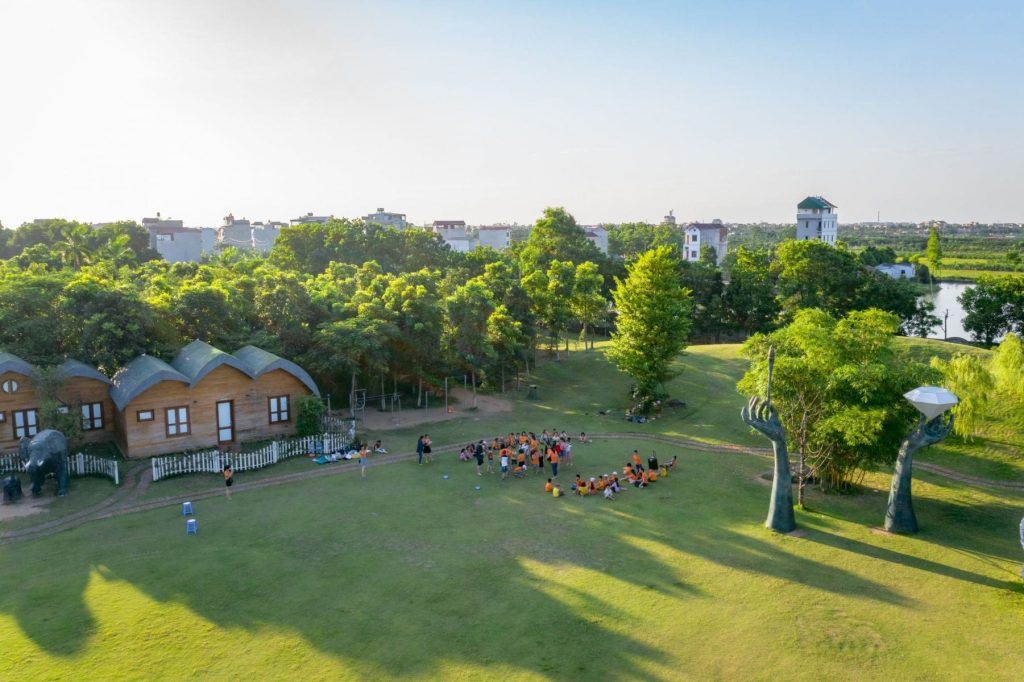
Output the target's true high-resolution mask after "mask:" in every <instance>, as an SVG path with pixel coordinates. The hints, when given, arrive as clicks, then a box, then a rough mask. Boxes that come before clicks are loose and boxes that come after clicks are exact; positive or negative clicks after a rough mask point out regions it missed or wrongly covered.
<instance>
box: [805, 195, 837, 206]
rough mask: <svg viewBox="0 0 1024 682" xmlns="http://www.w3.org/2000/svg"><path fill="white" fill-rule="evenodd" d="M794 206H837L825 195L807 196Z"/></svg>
mask: <svg viewBox="0 0 1024 682" xmlns="http://www.w3.org/2000/svg"><path fill="white" fill-rule="evenodd" d="M796 207H797V208H820V209H829V208H838V207H837V206H836V205H835V204H833V203H832V202H831V201H829V200H828V199H826V198H825V197H807V198H806V199H804V200H803V201H801V202H800V203H799V204H797V205H796Z"/></svg>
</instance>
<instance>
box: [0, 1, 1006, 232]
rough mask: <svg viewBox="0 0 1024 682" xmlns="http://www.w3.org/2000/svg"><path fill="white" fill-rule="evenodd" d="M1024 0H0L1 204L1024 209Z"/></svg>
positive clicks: (420, 210) (428, 210) (73, 212)
mask: <svg viewBox="0 0 1024 682" xmlns="http://www.w3.org/2000/svg"><path fill="white" fill-rule="evenodd" d="M1022 36H1024V2H1021V1H1020V0H1011V1H1006V2H994V1H989V2H981V1H975V2H946V1H936V0H930V1H927V2H903V1H899V0H888V1H878V2H857V1H854V0H844V1H842V2H839V1H835V2H831V1H826V0H818V1H817V2H783V1H768V0H765V1H760V2H758V1H748V2H739V1H737V2H724V1H717V2H712V1H708V2H696V1H694V2H636V1H634V2H600V1H595V0H590V1H587V2H582V1H581V2H514V3H513V2H509V3H493V2H485V1H483V0H477V1H475V2H445V1H443V0H442V1H438V0H433V1H430V2H415V3H414V2H400V1H394V2H386V1H380V0H374V1H371V2H362V3H350V2H340V1H336V2H327V1H326V0H322V1H319V2H318V1H315V0H302V1H299V0H291V1H289V2H271V1H268V0H263V1H241V0H236V1H222V0H88V1H87V0H66V1H47V0H31V1H30V0H23V1H21V2H16V1H14V0H0V220H2V221H3V223H4V224H5V225H7V226H9V227H10V226H14V225H17V224H20V223H21V222H22V221H24V220H28V219H31V218H34V217H44V216H45V217H49V216H61V217H68V218H78V219H82V220H92V221H100V220H107V219H115V218H134V219H140V218H141V217H143V216H144V215H151V214H153V213H155V212H156V211H162V212H163V214H164V215H165V216H166V215H172V216H174V217H180V218H183V219H185V221H186V224H192V225H215V224H217V223H219V221H220V218H221V216H223V215H225V214H227V213H228V212H233V213H234V214H235V215H236V216H243V215H244V216H247V217H249V218H251V219H276V220H287V219H288V218H291V217H294V216H296V215H298V214H300V213H304V212H306V211H315V212H330V213H334V214H335V215H345V216H357V215H361V214H364V213H367V212H369V211H372V210H373V209H374V208H375V207H377V206H384V207H386V208H387V209H388V210H396V211H401V212H404V213H407V214H408V215H409V218H410V219H411V220H414V221H416V222H422V221H430V220H434V219H441V218H453V219H458V218H462V219H466V220H467V221H470V222H471V223H478V222H493V221H502V220H504V221H512V220H518V221H521V222H527V221H532V220H533V219H535V217H536V216H537V215H538V214H539V213H540V211H541V210H542V209H543V208H544V206H547V205H564V206H566V207H567V208H568V209H569V210H570V211H572V212H573V213H574V214H575V215H576V217H577V218H578V219H579V220H580V221H582V222H588V223H589V222H598V221H605V222H611V221H627V220H650V221H656V220H658V219H660V217H661V216H662V215H664V213H665V212H666V211H667V210H668V209H675V212H676V215H677V216H679V217H680V219H711V218H715V217H718V218H722V219H724V220H726V221H743V220H755V219H763V220H770V221H782V220H792V218H793V213H794V211H795V205H796V203H797V202H798V201H799V200H800V199H802V198H803V197H804V196H805V195H807V194H823V195H825V196H826V197H828V198H829V199H830V200H831V201H833V202H834V203H836V204H838V205H839V215H840V221H841V222H842V221H843V220H861V219H873V218H874V216H875V212H876V211H881V214H882V219H883V220H886V219H889V220H901V219H906V220H923V219H928V218H945V219H947V220H972V219H973V220H982V221H995V220H1013V221H1024V207H1022V205H1021V204H1022V198H1024V192H1022V178H1024V38H1022Z"/></svg>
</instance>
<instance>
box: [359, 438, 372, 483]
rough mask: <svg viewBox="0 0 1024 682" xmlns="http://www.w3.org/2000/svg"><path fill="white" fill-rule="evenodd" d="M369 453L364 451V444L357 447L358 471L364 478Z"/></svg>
mask: <svg viewBox="0 0 1024 682" xmlns="http://www.w3.org/2000/svg"><path fill="white" fill-rule="evenodd" d="M369 457H370V454H369V453H368V452H367V451H366V446H365V445H364V446H363V447H361V448H359V471H360V475H361V476H362V477H363V478H366V460H367V459H369Z"/></svg>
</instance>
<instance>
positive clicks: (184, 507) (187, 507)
mask: <svg viewBox="0 0 1024 682" xmlns="http://www.w3.org/2000/svg"><path fill="white" fill-rule="evenodd" d="M181 515H182V516H192V503H191V502H182V503H181Z"/></svg>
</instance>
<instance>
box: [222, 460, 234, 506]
mask: <svg viewBox="0 0 1024 682" xmlns="http://www.w3.org/2000/svg"><path fill="white" fill-rule="evenodd" d="M234 484H235V472H233V471H232V470H231V465H230V464H225V465H224V496H225V497H227V498H228V499H229V500H230V499H231V486H232V485H234Z"/></svg>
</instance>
